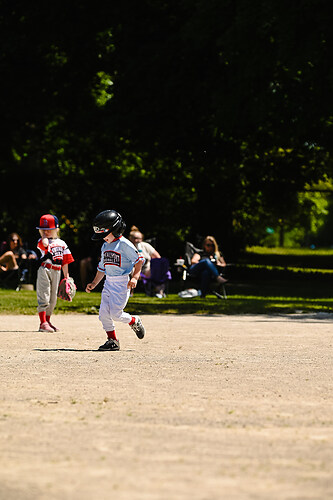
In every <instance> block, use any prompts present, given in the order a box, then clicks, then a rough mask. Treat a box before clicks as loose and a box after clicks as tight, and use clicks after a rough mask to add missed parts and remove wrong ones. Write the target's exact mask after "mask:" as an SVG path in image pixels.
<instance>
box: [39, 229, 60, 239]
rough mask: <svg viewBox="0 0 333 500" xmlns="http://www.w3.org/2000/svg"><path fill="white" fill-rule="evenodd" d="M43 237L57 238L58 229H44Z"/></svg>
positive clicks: (42, 231)
mask: <svg viewBox="0 0 333 500" xmlns="http://www.w3.org/2000/svg"><path fill="white" fill-rule="evenodd" d="M41 233H42V238H56V237H57V230H56V229H42V230H41Z"/></svg>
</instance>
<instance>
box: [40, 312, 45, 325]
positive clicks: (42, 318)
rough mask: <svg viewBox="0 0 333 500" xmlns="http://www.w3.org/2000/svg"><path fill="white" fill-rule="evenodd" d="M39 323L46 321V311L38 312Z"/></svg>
mask: <svg viewBox="0 0 333 500" xmlns="http://www.w3.org/2000/svg"><path fill="white" fill-rule="evenodd" d="M39 319H40V324H42V323H45V321H46V312H45V311H42V312H40V313H39Z"/></svg>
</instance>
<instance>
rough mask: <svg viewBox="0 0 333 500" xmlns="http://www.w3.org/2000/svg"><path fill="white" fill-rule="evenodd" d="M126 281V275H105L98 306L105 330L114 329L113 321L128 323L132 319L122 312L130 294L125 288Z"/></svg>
mask: <svg viewBox="0 0 333 500" xmlns="http://www.w3.org/2000/svg"><path fill="white" fill-rule="evenodd" d="M128 281H129V277H128V275H125V276H106V277H105V283H104V287H103V290H102V298H101V305H100V308H99V320H100V321H101V323H102V325H103V328H104V330H105V331H106V332H111V331H113V330H114V329H115V326H114V321H120V322H121V323H129V322H130V321H131V319H132V316H131V315H130V314H128V313H126V312H124V308H125V307H126V304H127V302H128V299H129V295H130V289H129V288H127V284H128Z"/></svg>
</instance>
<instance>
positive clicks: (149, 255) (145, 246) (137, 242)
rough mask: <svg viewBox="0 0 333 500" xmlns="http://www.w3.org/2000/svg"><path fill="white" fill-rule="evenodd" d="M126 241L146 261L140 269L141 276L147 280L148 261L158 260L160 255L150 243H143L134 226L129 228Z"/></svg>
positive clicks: (140, 234)
mask: <svg viewBox="0 0 333 500" xmlns="http://www.w3.org/2000/svg"><path fill="white" fill-rule="evenodd" d="M128 239H129V240H130V241H131V242H132V243H133V245H134V246H135V247H136V248H137V249H138V251H139V252H140V253H141V254H142V255H143V257H144V258H145V259H146V262H145V263H144V265H143V267H142V269H141V274H144V275H145V276H146V277H147V278H150V261H151V259H160V258H161V256H160V254H159V253H158V251H157V250H155V248H154V247H153V246H152V245H151V244H150V243H147V242H146V241H143V234H142V233H141V231H139V229H138V228H137V227H136V226H132V227H131V232H130V234H129V237H128Z"/></svg>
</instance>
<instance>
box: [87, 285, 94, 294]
mask: <svg viewBox="0 0 333 500" xmlns="http://www.w3.org/2000/svg"><path fill="white" fill-rule="evenodd" d="M95 286H96V285H95V283H88V285H87V286H86V292H87V293H90V292H91V290H93V289H94V288H95Z"/></svg>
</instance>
